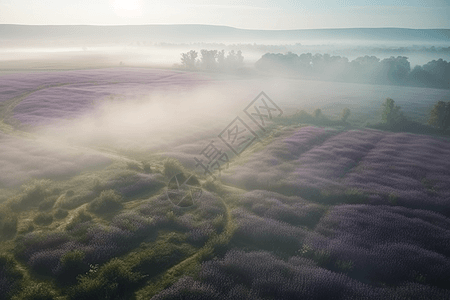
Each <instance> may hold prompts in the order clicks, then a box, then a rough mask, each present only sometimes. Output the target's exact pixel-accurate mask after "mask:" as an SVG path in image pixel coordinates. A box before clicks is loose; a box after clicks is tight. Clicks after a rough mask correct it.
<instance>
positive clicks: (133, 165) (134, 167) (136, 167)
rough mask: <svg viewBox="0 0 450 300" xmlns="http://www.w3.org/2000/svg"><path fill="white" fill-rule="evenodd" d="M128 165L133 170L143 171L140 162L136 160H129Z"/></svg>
mask: <svg viewBox="0 0 450 300" xmlns="http://www.w3.org/2000/svg"><path fill="white" fill-rule="evenodd" d="M127 167H128V169H130V170H133V171H138V172H140V171H142V170H141V167H140V166H139V164H138V163H137V162H135V161H129V162H127Z"/></svg>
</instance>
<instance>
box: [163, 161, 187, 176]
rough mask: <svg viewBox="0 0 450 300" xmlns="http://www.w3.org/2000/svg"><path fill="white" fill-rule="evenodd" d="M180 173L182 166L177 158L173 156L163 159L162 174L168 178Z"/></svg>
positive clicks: (182, 169) (182, 170)
mask: <svg viewBox="0 0 450 300" xmlns="http://www.w3.org/2000/svg"><path fill="white" fill-rule="evenodd" d="M180 173H184V167H183V165H182V164H181V163H180V162H179V161H178V160H176V159H175V158H167V159H165V160H164V175H165V176H166V177H167V178H168V179H170V178H172V177H173V176H175V175H177V174H180Z"/></svg>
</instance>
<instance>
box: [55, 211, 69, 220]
mask: <svg viewBox="0 0 450 300" xmlns="http://www.w3.org/2000/svg"><path fill="white" fill-rule="evenodd" d="M68 214H69V212H68V211H67V210H65V209H62V208H58V209H57V210H56V211H55V213H54V214H53V216H54V217H55V218H56V219H64V218H65V217H67V215H68Z"/></svg>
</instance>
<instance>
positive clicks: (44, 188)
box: [20, 180, 50, 207]
mask: <svg viewBox="0 0 450 300" xmlns="http://www.w3.org/2000/svg"><path fill="white" fill-rule="evenodd" d="M49 184H50V181H48V180H36V181H34V182H33V183H31V184H29V185H26V186H25V188H24V193H23V195H22V196H21V198H20V205H21V206H22V207H25V206H29V205H31V206H36V205H38V204H39V203H40V202H41V201H43V200H44V199H45V197H46V196H48V195H49V194H50V191H49V189H48V185H49Z"/></svg>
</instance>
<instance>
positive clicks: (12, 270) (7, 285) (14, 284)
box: [0, 254, 23, 300]
mask: <svg viewBox="0 0 450 300" xmlns="http://www.w3.org/2000/svg"><path fill="white" fill-rule="evenodd" d="M22 278H23V275H22V273H21V272H20V271H19V270H18V269H17V266H16V262H15V261H14V259H13V258H12V257H10V256H9V255H6V254H0V300H6V299H9V297H10V296H11V295H12V294H13V293H14V292H15V291H16V290H18V288H19V287H20V281H21V280H22Z"/></svg>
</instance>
